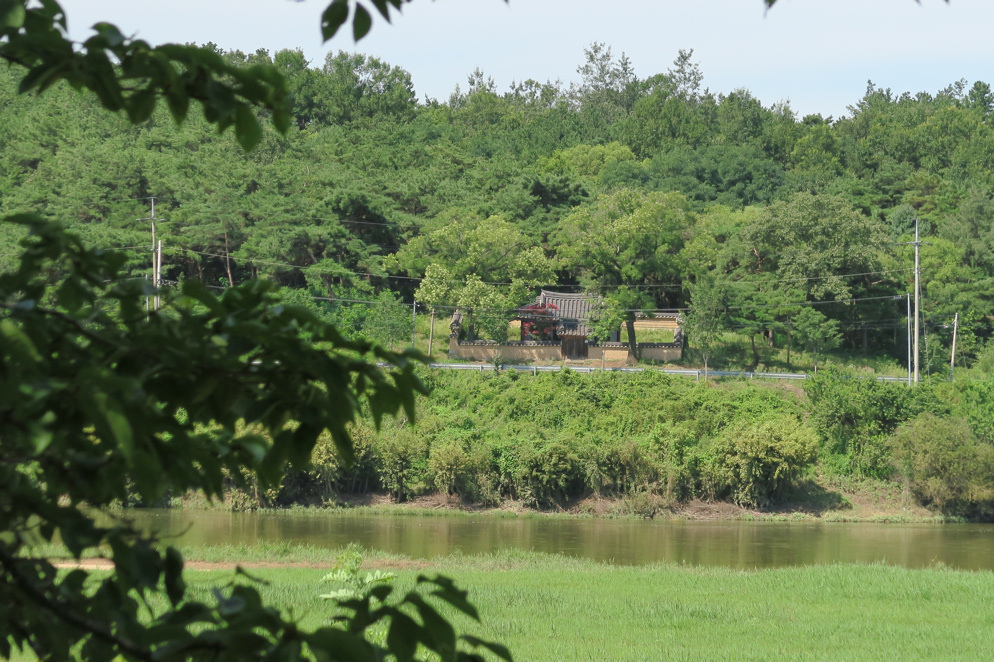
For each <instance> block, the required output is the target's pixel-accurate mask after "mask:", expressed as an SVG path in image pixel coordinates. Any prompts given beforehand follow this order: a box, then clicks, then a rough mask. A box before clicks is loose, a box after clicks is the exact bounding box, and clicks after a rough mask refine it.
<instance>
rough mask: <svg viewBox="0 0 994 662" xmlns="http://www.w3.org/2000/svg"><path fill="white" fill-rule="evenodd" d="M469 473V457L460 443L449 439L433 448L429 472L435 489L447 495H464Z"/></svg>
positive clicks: (429, 455)
mask: <svg viewBox="0 0 994 662" xmlns="http://www.w3.org/2000/svg"><path fill="white" fill-rule="evenodd" d="M468 471H469V456H468V455H467V454H466V451H465V450H464V449H463V446H462V444H461V443H460V442H459V441H456V440H454V439H449V440H445V441H443V442H441V443H437V444H435V445H434V446H432V448H431V451H430V453H429V454H428V472H429V475H430V476H431V480H432V483H433V484H434V486H435V489H437V490H438V491H440V492H444V493H446V494H456V495H461V494H464V493H465V492H466V479H467V474H468Z"/></svg>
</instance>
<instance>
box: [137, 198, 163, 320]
mask: <svg viewBox="0 0 994 662" xmlns="http://www.w3.org/2000/svg"><path fill="white" fill-rule="evenodd" d="M148 199H149V200H150V201H151V203H152V213H151V215H150V216H148V217H147V218H139V219H136V220H137V221H151V222H152V286H153V287H154V288H155V296H154V297H153V298H152V302H153V305H152V308H153V310H158V309H159V304H160V299H159V286H160V285H161V284H162V240H161V239H160V240H158V241H156V238H155V197H154V196H152V197H150V198H148ZM146 301H147V299H146ZM145 307H146V309H147V308H148V305H147V303H146V306H145Z"/></svg>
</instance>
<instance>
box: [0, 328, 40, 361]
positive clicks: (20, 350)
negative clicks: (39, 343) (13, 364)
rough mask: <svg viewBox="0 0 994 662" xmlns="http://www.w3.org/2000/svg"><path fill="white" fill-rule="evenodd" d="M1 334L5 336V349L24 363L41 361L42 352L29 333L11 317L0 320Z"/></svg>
mask: <svg viewBox="0 0 994 662" xmlns="http://www.w3.org/2000/svg"><path fill="white" fill-rule="evenodd" d="M0 336H3V338H4V351H5V352H6V353H9V354H10V355H12V356H14V357H15V358H16V359H18V360H19V361H21V362H22V363H41V360H42V359H41V354H39V353H38V349H37V348H36V347H35V345H34V343H33V342H31V339H30V338H28V336H27V334H25V333H24V332H23V331H21V329H20V328H18V326H17V325H16V324H15V323H14V322H12V321H11V320H9V319H5V320H0Z"/></svg>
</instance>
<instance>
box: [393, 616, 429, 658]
mask: <svg viewBox="0 0 994 662" xmlns="http://www.w3.org/2000/svg"><path fill="white" fill-rule="evenodd" d="M420 639H421V628H420V627H419V626H418V624H417V623H415V622H414V619H412V618H411V617H410V616H408V615H407V614H404V613H402V612H396V613H395V614H394V615H393V618H391V620H390V629H389V630H388V631H387V646H388V647H389V648H390V652H392V653H393V654H394V655H395V656H396V657H397V662H409V661H410V660H413V659H414V653H415V652H417V650H418V641H419V640H420Z"/></svg>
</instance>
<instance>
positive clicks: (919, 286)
mask: <svg viewBox="0 0 994 662" xmlns="http://www.w3.org/2000/svg"><path fill="white" fill-rule="evenodd" d="M914 246H915V383H916V384H917V383H918V372H919V371H918V363H919V357H920V356H921V354H920V353H919V344H918V335H919V327H918V322H919V320H920V319H921V313H920V311H919V300H920V299H921V296H922V283H921V269H920V268H919V260H918V249H919V247H920V246H921V241H920V240H919V239H918V217H917V216H915V241H914Z"/></svg>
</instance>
